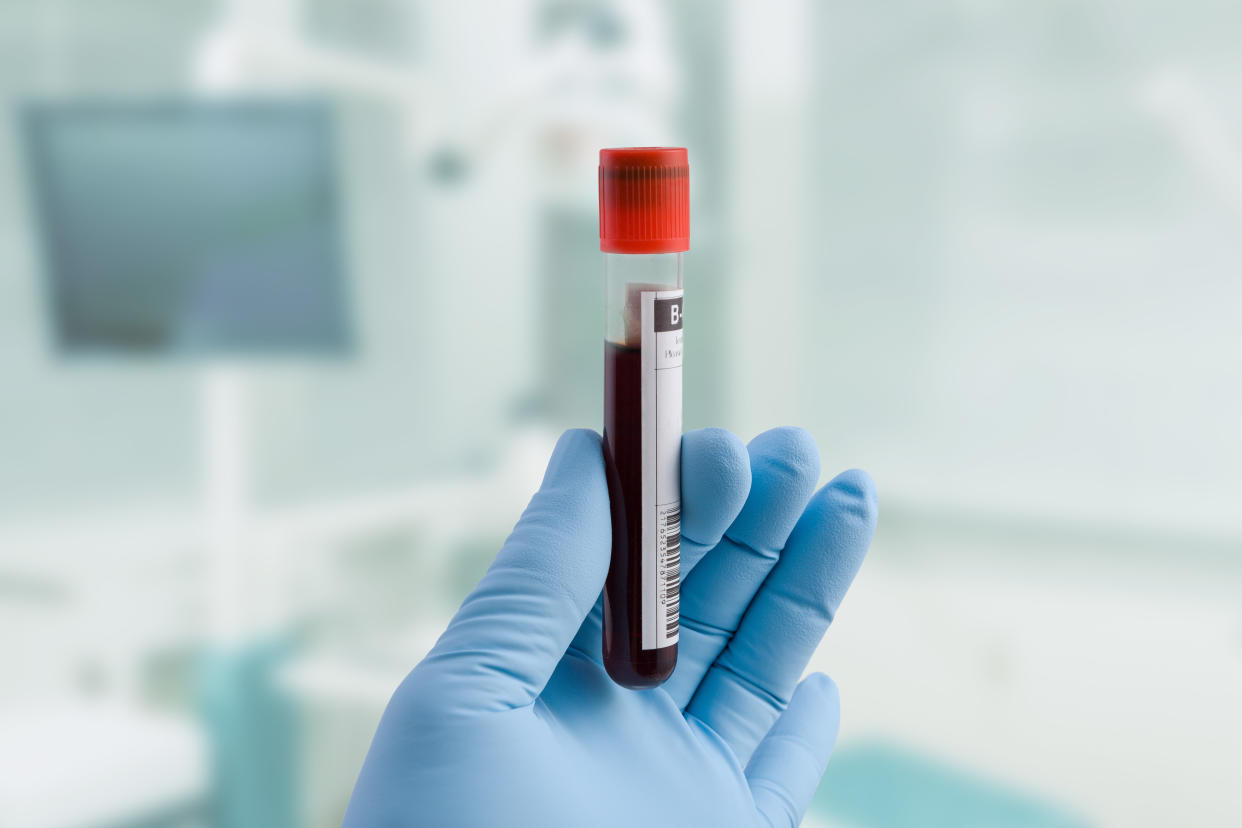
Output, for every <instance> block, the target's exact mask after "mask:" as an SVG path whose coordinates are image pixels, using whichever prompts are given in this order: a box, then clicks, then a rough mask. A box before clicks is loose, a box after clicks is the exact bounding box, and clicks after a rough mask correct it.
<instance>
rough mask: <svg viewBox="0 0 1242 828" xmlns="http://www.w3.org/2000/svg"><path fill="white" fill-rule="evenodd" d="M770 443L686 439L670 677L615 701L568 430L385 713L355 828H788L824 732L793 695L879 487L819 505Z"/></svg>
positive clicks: (606, 541) (580, 475) (848, 480)
mask: <svg viewBox="0 0 1242 828" xmlns="http://www.w3.org/2000/svg"><path fill="white" fill-rule="evenodd" d="M818 477H819V455H818V452H817V450H816V448H815V444H814V442H813V441H812V439H811V437H810V435H808V434H807V433H806V432H805V431H802V430H800V429H790V428H782V429H775V430H773V431H768V432H766V433H764V434H761V435H759V436H758V437H756V438H755V440H754V441H753V442H752V443H751V444H750V446H749V447H744V446H743V445H742V444H741V441H740V440H738V438H737V437H735V436H734V435H733V434H731V433H729V432H727V431H722V430H719V429H707V430H702V431H693V432H690V433H688V434H686V435H685V436H684V437H683V439H682V515H683V521H682V541H681V560H682V567H683V569H682V572H683V577H684V583H683V586H682V593H681V595H682V597H681V630H680V642H679V645H678V650H679V652H678V662H677V669H676V670H675V671H674V673H673V675H672V676H671V677H670V678H669V680H668V681H667V682H666V683H665V684H664V685H663V686H662V687H658V688H655V689H652V690H644V691H633V690H626V689H624V688H621V687H619V686H617V685H615V684H613V682H612V681H611V680H610V679H609V678H608V676H607V674H606V673H605V672H604V667H603V664H602V662H601V655H600V651H601V645H600V624H601V604H600V601H599V598H600V591H601V589H602V587H603V584H604V576H605V574H606V573H607V570H608V559H609V554H610V544H611V522H610V518H609V511H608V488H607V484H606V483H605V480H604V464H603V459H602V455H601V451H600V438H599V436H598V435H597V434H595V433H594V432H592V431H584V430H576V431H569V432H566V433H565V434H564V435H563V436H562V437H561V439H560V442H559V443H558V444H557V447H556V451H555V452H554V453H553V455H552V459H551V461H550V462H549V464H548V470H547V472H546V474H545V476H544V479H543V485H542V487H541V488H540V490H539V492H538V493H537V494H536V495H535V496H534V498H533V499H532V500H531V502H530V505H529V506H528V507H527V509H526V512H525V513H524V514H523V515H522V519H521V520H520V521H519V522H518V524H517V527H516V528H515V529H514V530H513V534H512V535H511V536H510V537H509V539H508V541H507V542H506V543H505V545H504V547H503V548H502V549H501V550H500V553H499V554H498V555H497V556H496V560H495V562H494V563H493V564H492V565H491V567H490V568H489V569H488V571H487V573H486V575H484V577H483V579H482V580H481V581H480V582H479V584H478V586H476V587H475V589H474V591H473V592H471V593H470V595H469V596H468V597H467V598H466V600H465V601H464V602H463V603H462V605H461V608H460V609H459V610H458V612H457V614H456V616H455V617H454V618H453V620H452V622H451V623H450V624H449V626H448V629H447V630H445V632H444V634H443V635H442V636H441V637H440V640H439V641H438V642H437V643H436V645H435V647H434V648H433V649H432V651H431V652H430V653H429V654H428V656H427V658H426V659H424V660H423V662H422V663H421V664H419V665H418V666H417V667H415V668H414V670H413V672H411V673H410V675H409V676H408V677H407V678H406V679H405V681H404V682H403V683H402V684H401V686H400V687H399V688H398V689H397V691H396V693H395V694H394V695H393V698H392V701H391V702H389V705H388V709H387V710H386V711H385V713H384V716H383V719H382V720H381V722H380V725H379V729H378V731H377V732H376V734H375V738H374V741H373V742H372V744H371V750H370V752H369V753H368V755H367V759H366V762H365V764H364V766H363V768H362V772H361V774H360V776H359V778H358V782H357V785H356V787H355V788H354V793H353V797H352V799H351V800H350V803H349V809H348V811H347V813H346V815H345V822H344V825H345V826H346V828H373V827H374V826H402V828H406V827H407V826H428V828H449V827H450V826H468V827H469V828H484V827H485V826H520V828H527V827H528V826H529V828H584V826H590V828H598V827H600V826H602V827H603V828H610V827H611V826H617V828H622V826H624V828H636V826H643V828H662V826H670V827H671V826H677V828H687V827H688V826H711V828H732V826H747V827H748V828H749V826H763V825H766V826H794V825H797V824H798V823H799V822H800V821H801V818H802V814H803V811H804V810H805V809H806V807H807V804H808V803H809V801H810V799H811V795H812V794H813V793H814V791H815V788H816V786H817V785H818V783H819V779H820V777H821V775H822V774H823V771H824V768H825V766H826V764H827V762H828V755H829V753H830V752H831V751H832V746H833V742H834V741H835V739H836V735H837V725H838V719H839V713H840V708H839V702H838V697H837V688H836V685H834V684H833V683H832V680H831V679H829V678H828V677H827V676H824V675H822V674H815V675H811V676H809V677H808V678H806V679H805V680H803V681H802V682H801V683H799V682H798V678H799V676H800V675H801V674H802V671H803V670H804V669H805V667H806V664H807V660H808V659H809V658H810V656H811V653H812V651H813V650H814V649H815V647H816V645H817V644H818V643H819V641H820V638H821V637H822V636H823V634H824V631H825V630H826V629H827V627H828V624H829V623H830V622H831V621H832V618H833V615H834V614H835V613H836V611H837V606H838V605H839V604H840V602H841V598H842V596H843V595H844V594H845V590H846V588H847V587H848V586H849V584H850V581H851V580H852V579H853V577H854V573H855V572H856V571H857V570H858V567H859V564H861V563H862V559H863V555H864V554H865V553H866V550H867V546H868V544H869V543H870V541H871V535H872V532H873V531H874V528H875V518H876V497H875V491H874V489H873V487H872V484H871V480H870V478H868V477H867V475H866V474H865V473H863V472H859V471H848V472H845V473H844V474H841V475H840V476H838V477H837V478H835V479H834V480H833V481H832V482H831V483H829V484H828V485H827V486H825V487H824V488H822V489H821V490H820V491H819V492H817V493H815V494H814V496H812V490H813V489H814V486H815V483H816V481H817V479H818Z"/></svg>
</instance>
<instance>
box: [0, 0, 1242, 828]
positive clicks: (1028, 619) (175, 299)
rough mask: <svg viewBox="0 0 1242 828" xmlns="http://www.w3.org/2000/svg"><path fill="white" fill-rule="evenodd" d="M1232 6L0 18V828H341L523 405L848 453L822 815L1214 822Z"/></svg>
mask: <svg viewBox="0 0 1242 828" xmlns="http://www.w3.org/2000/svg"><path fill="white" fill-rule="evenodd" d="M1240 35H1242V8H1240V7H1238V6H1237V5H1236V4H1233V3H1227V2H1220V0H1183V2H1179V3H1171V2H1157V1H1156V0H1144V1H1141V2H1130V3H1126V4H1117V3H1113V2H1107V1H1106V0H1038V2H1036V0H1029V1H1028V2H1021V3H1006V4H1001V3H990V2H983V0H950V2H944V3H935V4H928V3H918V2H913V1H912V0H903V2H898V3H885V4H875V3H868V2H862V1H861V0H829V1H828V2H812V1H811V0H773V2H763V3H758V2H741V0H733V2H725V3H719V2H708V0H685V1H684V2H671V0H670V2H656V0H643V1H641V2H606V1H605V0H514V2H506V3H500V4H495V3H488V2H484V0H459V1H458V2H451V3H450V2H439V3H436V2H430V0H413V1H412V2H400V0H252V1H251V2H241V0H235V1H234V2H224V1H223V0H221V1H219V2H211V0H160V2H156V1H155V0H0V380H2V382H0V663H2V664H3V667H2V668H0V825H4V826H6V828H79V827H85V828H101V827H103V828H121V827H122V826H124V828H135V827H136V826H143V828H165V827H166V826H177V827H180V826H204V825H212V826H222V828H234V827H235V826H236V827H237V828H250V826H264V827H265V828H286V826H288V827H290V828H291V827H292V826H313V827H314V828H319V826H332V825H337V824H339V822H340V819H341V816H342V813H343V810H344V807H345V803H346V801H347V798H348V796H349V792H350V789H351V787H352V784H353V781H354V778H355V776H356V774H357V771H358V768H359V766H360V763H361V760H362V757H363V754H364V752H365V750H366V747H367V744H368V741H369V739H370V736H371V733H372V731H373V729H374V727H375V724H376V722H377V720H378V717H379V714H380V712H381V710H382V709H383V706H384V704H385V702H386V701H387V698H388V695H389V694H390V693H391V691H392V690H393V689H394V687H395V686H396V684H397V683H398V681H399V680H400V679H401V677H402V676H403V675H404V674H405V672H406V671H407V670H408V669H409V668H410V667H411V666H412V665H413V664H414V663H416V662H417V661H418V660H419V658H420V657H421V656H422V654H423V653H424V652H425V651H426V650H427V648H428V647H429V646H430V644H431V642H432V641H433V640H434V638H435V636H436V635H437V634H438V632H439V630H440V629H441V628H442V625H443V624H444V622H445V620H446V619H447V617H448V616H449V615H450V614H451V613H452V611H453V609H454V607H455V606H456V604H457V603H458V602H459V601H460V600H461V598H462V597H463V596H464V595H465V593H466V591H467V590H468V589H469V587H470V586H471V584H472V583H473V582H474V580H475V579H476V578H477V577H478V576H479V574H480V573H481V572H482V571H483V569H484V568H485V567H486V565H487V564H488V562H489V561H490V559H491V557H492V555H493V554H494V552H495V550H496V549H497V547H498V546H499V544H500V543H501V542H502V540H503V538H504V536H505V535H506V534H507V532H508V530H509V528H510V527H511V526H512V524H513V522H514V521H515V520H516V518H517V516H518V514H519V513H520V511H521V508H522V507H523V505H524V503H525V501H526V499H527V497H528V496H529V494H530V492H531V491H532V490H533V489H534V487H535V486H536V484H537V482H538V480H539V478H540V476H541V474H542V470H543V465H544V462H545V460H546V457H547V455H548V453H549V451H550V449H551V446H552V444H553V442H554V441H555V438H556V436H557V434H558V433H559V431H560V430H561V429H563V428H566V427H570V426H591V427H596V428H598V427H599V425H600V423H601V413H600V412H601V397H602V394H601V375H600V362H601V360H600V331H601V328H600V317H601V314H602V297H601V284H602V278H601V269H602V263H601V257H600V254H599V252H598V242H597V225H596V178H595V165H596V158H597V155H596V153H597V150H598V148H599V147H601V146H615V145H635V144H684V145H686V146H688V147H689V150H690V159H691V166H692V169H693V175H692V186H693V197H692V204H693V248H692V252H691V253H690V254H689V256H688V257H687V262H686V273H687V276H686V282H687V293H688V296H689V301H690V306H691V308H692V313H691V320H692V325H691V327H689V328H687V334H688V346H689V347H688V359H687V362H686V392H687V394H686V410H685V415H686V426H687V428H693V427H698V426H704V425H720V426H725V427H727V428H730V429H732V430H734V431H736V432H738V433H739V434H740V435H742V436H743V437H744V438H746V439H749V438H750V437H751V436H753V435H754V434H756V433H757V432H759V431H761V430H763V429H765V428H768V427H770V426H774V425H778V424H785V423H792V424H799V425H803V426H805V427H806V428H808V429H810V430H811V432H812V433H813V434H814V435H815V436H816V438H817V439H818V442H819V445H820V448H821V452H822V454H823V457H824V469H825V477H826V478H827V477H828V476H830V475H831V474H833V473H835V472H836V471H837V470H839V469H840V468H843V467H846V466H863V467H866V468H867V469H868V470H869V471H870V472H871V473H872V475H873V476H874V477H875V478H876V480H877V482H878V485H879V488H880V492H881V501H882V515H881V520H880V528H879V530H878V533H877V537H876V541H875V546H874V550H873V553H872V555H871V558H870V560H869V562H868V564H867V566H866V567H865V568H864V570H863V572H862V573H861V575H860V576H859V579H858V582H857V584H856V588H855V590H854V591H853V592H852V593H851V597H850V598H849V600H848V601H847V602H846V604H845V606H844V611H843V612H842V613H841V615H840V618H839V620H838V622H837V624H836V626H835V627H834V629H833V632H832V634H831V635H830V636H829V638H828V639H827V640H826V642H825V644H824V645H823V647H822V648H821V650H820V652H819V653H818V654H817V656H816V659H815V663H814V664H813V667H815V668H817V669H822V670H826V671H828V672H830V673H831V674H832V675H833V676H834V677H835V678H836V680H837V681H838V683H839V684H840V686H841V688H842V694H843V705H844V725H843V729H842V733H841V740H840V743H839V745H838V748H837V753H836V755H835V757H834V759H833V764H832V766H831V767H830V769H829V771H828V774H827V777H826V778H825V782H824V783H823V785H822V786H821V788H820V791H819V793H818V794H817V797H816V801H815V804H814V807H813V810H812V813H811V814H810V815H809V816H808V818H807V821H806V825H808V826H814V827H815V828H829V827H830V826H835V827H837V828H843V827H844V826H850V827H855V826H857V827H865V826H913V825H919V826H940V825H944V826H950V825H952V826H1028V827H1029V828H1038V827H1039V826H1067V825H1072V826H1168V825H1193V826H1218V825H1219V826H1225V825H1239V824H1242V799H1240V798H1239V797H1238V793H1237V792H1238V783H1239V777H1238V756H1239V752H1240V751H1242V715H1240V714H1239V712H1238V701H1239V699H1242V597H1240V596H1242V590H1240V589H1239V587H1240V586H1242V438H1240V437H1239V433H1238V429H1239V424H1240V423H1242V332H1240V330H1239V326H1240V324H1242V232H1240V231H1242V51H1240V50H1239V47H1238V44H1239V42H1242V41H1240Z"/></svg>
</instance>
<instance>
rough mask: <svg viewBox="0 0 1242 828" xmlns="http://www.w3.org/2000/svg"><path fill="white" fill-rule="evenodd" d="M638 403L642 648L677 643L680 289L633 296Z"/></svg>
mask: <svg viewBox="0 0 1242 828" xmlns="http://www.w3.org/2000/svg"><path fill="white" fill-rule="evenodd" d="M640 302H641V324H642V341H641V347H642V355H641V359H642V388H641V391H642V402H643V410H642V417H643V424H642V441H643V442H642V445H643V495H642V498H643V500H642V509H643V547H642V548H643V565H642V566H643V586H642V588H643V609H642V627H643V649H644V650H657V649H660V648H661V647H667V646H668V645H670V644H674V643H676V641H677V620H678V608H679V605H680V599H681V340H682V325H681V320H682V291H680V290H659V291H656V290H648V291H643V292H642V294H641V296H640Z"/></svg>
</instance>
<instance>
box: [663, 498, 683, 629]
mask: <svg viewBox="0 0 1242 828" xmlns="http://www.w3.org/2000/svg"><path fill="white" fill-rule="evenodd" d="M662 572H663V575H664V637H665V638H666V639H671V638H673V637H674V636H676V635H677V619H678V618H679V613H678V609H679V607H680V606H681V506H680V505H677V506H674V507H673V508H671V509H669V510H668V511H667V512H666V513H665V514H664V566H663V567H662Z"/></svg>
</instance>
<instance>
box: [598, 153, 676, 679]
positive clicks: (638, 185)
mask: <svg viewBox="0 0 1242 828" xmlns="http://www.w3.org/2000/svg"><path fill="white" fill-rule="evenodd" d="M689 175H690V170H689V165H688V163H687V157H686V150H685V149H682V148H673V147H636V148H629V149H605V150H601V151H600V167H599V193H600V249H601V250H603V251H604V295H605V322H604V466H605V470H606V473H607V477H608V494H609V498H610V501H611V508H612V559H611V563H610V565H609V568H608V579H607V582H606V583H605V585H604V641H603V648H604V666H605V667H606V668H607V670H608V674H609V675H610V676H611V677H612V679H613V680H614V681H615V682H617V683H618V684H620V685H622V686H624V687H630V688H635V689H639V688H646V687H655V686H657V685H659V684H661V683H662V682H663V681H664V680H665V679H667V678H668V677H669V675H671V674H672V672H673V668H674V667H675V666H676V664H677V633H678V604H679V596H680V589H681V584H680V581H681V577H680V574H681V567H680V561H681V395H682V378H681V371H682V364H681V357H682V318H683V293H682V253H683V252H685V251H686V250H688V249H689V246H690V209H689V207H690V198H689Z"/></svg>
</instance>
